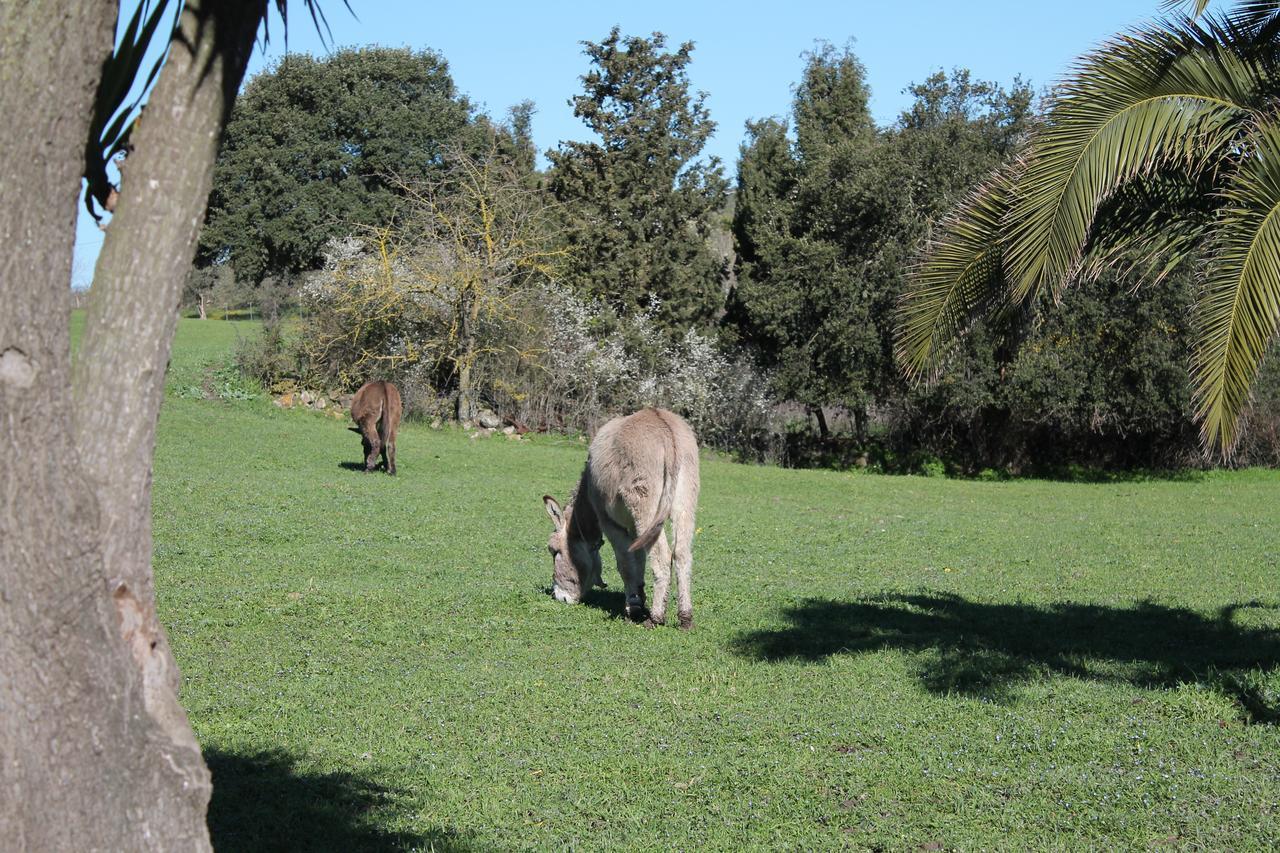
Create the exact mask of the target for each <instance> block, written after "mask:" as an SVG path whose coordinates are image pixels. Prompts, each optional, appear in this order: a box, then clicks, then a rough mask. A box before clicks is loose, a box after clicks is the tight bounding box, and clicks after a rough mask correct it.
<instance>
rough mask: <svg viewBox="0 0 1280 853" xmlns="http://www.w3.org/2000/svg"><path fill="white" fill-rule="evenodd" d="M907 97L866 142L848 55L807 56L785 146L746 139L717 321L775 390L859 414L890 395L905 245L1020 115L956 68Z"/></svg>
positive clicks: (1011, 98)
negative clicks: (723, 314)
mask: <svg viewBox="0 0 1280 853" xmlns="http://www.w3.org/2000/svg"><path fill="white" fill-rule="evenodd" d="M912 92H913V94H914V95H915V96H916V101H915V103H914V104H913V106H912V107H911V109H910V110H908V111H907V112H906V113H904V114H903V115H902V117H901V118H900V119H899V121H898V123H897V125H896V126H894V127H892V128H889V129H886V130H883V131H877V130H876V128H875V126H874V123H873V121H872V118H871V115H870V113H869V111H868V108H867V97H868V90H867V87H866V83H865V71H864V69H863V67H862V65H861V63H860V62H858V60H857V59H856V57H855V56H854V55H853V54H852V52H851V51H850V50H849V48H847V47H846V48H844V49H843V50H839V51H837V50H835V49H833V48H831V47H830V46H829V45H823V46H820V47H819V49H818V50H815V51H814V52H812V53H810V54H809V55H808V56H807V57H806V65H805V69H804V72H803V76H802V82H801V83H800V85H799V86H797V89H796V98H795V103H794V118H795V128H796V134H795V140H794V141H792V140H791V139H790V138H789V137H788V134H787V127H786V125H785V124H783V123H782V122H780V121H778V120H773V119H770V120H766V121H763V122H755V123H753V124H751V125H749V127H748V138H747V142H746V143H745V144H744V146H743V149H742V157H741V159H740V161H739V171H738V196H737V205H736V209H735V216H734V226H733V228H734V236H735V239H736V242H737V247H738V254H739V268H738V273H739V276H738V284H737V286H736V288H735V290H734V293H733V294H732V295H731V298H730V305H729V311H728V314H727V320H728V325H729V326H730V327H731V328H732V329H733V331H734V332H735V333H736V334H737V335H738V336H739V337H740V338H742V339H744V340H746V341H749V342H751V343H753V344H754V345H755V347H756V349H757V352H758V354H759V357H760V360H761V361H762V363H763V364H764V365H765V366H767V367H769V368H770V369H771V370H772V371H773V372H774V376H775V382H776V384H777V387H776V390H777V392H778V393H779V394H780V395H782V396H784V397H788V398H790V399H793V400H796V401H798V402H801V403H804V404H805V405H806V406H807V407H808V408H809V410H810V411H811V412H813V413H814V414H815V415H816V416H817V420H818V427H819V430H820V431H821V432H822V433H823V434H825V433H826V431H827V426H826V422H825V419H824V414H823V408H824V407H836V408H839V409H843V410H845V411H847V412H848V413H849V414H850V415H851V416H852V417H853V419H854V422H855V424H856V425H857V427H858V431H859V433H860V437H861V438H865V437H866V429H867V426H868V421H869V414H870V411H871V409H872V408H873V407H875V406H878V405H883V404H885V403H887V402H889V401H891V400H892V399H894V398H895V397H896V395H898V394H900V393H901V392H902V387H901V382H900V381H899V379H898V371H897V368H896V366H895V364H894V361H893V328H894V316H893V315H894V308H895V305H896V302H897V299H898V296H899V294H900V293H901V291H902V286H903V275H904V272H905V270H906V269H907V268H908V266H909V264H910V261H911V252H912V250H913V247H914V246H915V245H916V244H917V243H918V241H919V240H920V239H921V238H922V237H923V236H924V234H925V232H926V229H927V226H928V223H929V222H930V221H932V219H933V218H934V217H936V216H937V215H938V214H939V213H940V212H941V211H942V210H944V209H945V206H946V205H947V204H949V203H950V200H952V199H954V198H955V197H957V195H958V194H959V193H961V192H963V191H964V190H966V189H967V188H968V187H969V186H970V185H971V184H972V183H974V182H976V181H977V180H978V179H979V178H980V177H981V176H982V175H983V174H985V173H986V171H987V170H989V169H990V168H992V166H993V165H995V164H996V163H999V162H1000V161H1001V160H1002V159H1004V158H1005V157H1007V156H1009V154H1010V153H1011V152H1012V150H1013V147H1014V145H1015V144H1016V141H1017V140H1018V138H1019V137H1020V135H1021V134H1022V133H1023V132H1024V131H1025V128H1026V124H1027V121H1028V119H1029V116H1030V93H1029V91H1028V90H1027V89H1026V87H1025V86H1021V85H1018V86H1015V87H1014V89H1013V90H1012V92H1005V91H1004V90H1003V89H1001V88H999V87H997V86H993V85H991V84H986V83H978V82H975V81H972V80H971V79H970V78H969V75H968V73H967V72H964V71H957V72H955V73H954V74H953V75H951V76H950V77H947V76H945V75H942V74H935V75H933V76H931V77H930V78H928V80H926V81H925V82H924V83H923V84H920V85H918V86H914V87H912Z"/></svg>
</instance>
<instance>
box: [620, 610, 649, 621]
mask: <svg viewBox="0 0 1280 853" xmlns="http://www.w3.org/2000/svg"><path fill="white" fill-rule="evenodd" d="M624 612H625V614H626V617H627V618H628V619H630V620H631V621H632V622H644V621H645V620H646V619H648V618H649V610H648V608H645V607H633V608H631V609H630V610H627V611H624Z"/></svg>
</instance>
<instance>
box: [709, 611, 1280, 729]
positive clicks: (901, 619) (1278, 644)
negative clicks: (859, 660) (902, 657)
mask: <svg viewBox="0 0 1280 853" xmlns="http://www.w3.org/2000/svg"><path fill="white" fill-rule="evenodd" d="M782 615H783V616H784V617H785V619H786V620H787V621H788V622H789V623H790V625H789V626H788V627H784V628H779V629H775V630H758V631H752V632H748V633H745V634H741V635H739V636H738V637H736V638H735V639H734V640H733V641H732V646H733V649H734V650H735V651H736V652H737V653H738V654H740V655H743V656H745V657H748V658H751V659H754V660H758V661H764V662H777V661H785V660H801V661H820V660H824V659H826V658H828V657H831V656H834V655H843V654H863V653H873V652H877V651H881V650H884V649H899V650H905V651H909V652H918V653H920V654H917V655H916V656H915V659H914V664H915V666H916V667H917V670H918V676H919V678H920V681H921V683H922V684H923V685H924V687H925V688H926V689H927V690H929V691H930V692H933V693H938V694H947V693H953V692H954V693H961V694H968V695H974V696H985V697H988V698H993V699H998V698H1003V697H1007V694H1008V691H1009V689H1010V688H1012V687H1014V686H1016V685H1017V684H1018V683H1020V682H1024V681H1027V680H1031V679H1033V678H1036V677H1039V676H1043V675H1046V674H1049V675H1065V676H1071V677H1076V678H1082V679H1090V680H1095V681H1108V682H1113V683H1127V684H1132V685H1134V686H1136V687H1147V688H1168V687H1173V686H1176V685H1178V684H1179V683H1183V682H1189V681H1195V682H1200V683H1205V684H1208V685H1209V686H1211V687H1212V688H1213V689H1215V690H1219V691H1221V692H1222V693H1224V694H1225V695H1228V696H1230V697H1231V698H1232V699H1234V700H1235V701H1237V702H1239V704H1240V705H1241V706H1242V707H1243V709H1244V712H1245V715H1246V716H1247V717H1248V718H1249V719H1250V721H1251V722H1264V723H1280V700H1277V698H1276V697H1275V696H1274V695H1273V691H1270V690H1267V689H1265V688H1263V687H1262V686H1260V685H1259V684H1258V682H1257V674H1258V670H1267V669H1271V668H1274V667H1276V666H1277V665H1280V607H1278V606H1277V605H1276V604H1269V603H1263V602H1258V601H1251V602H1246V603H1238V604H1229V605H1226V606H1224V607H1222V608H1220V609H1219V611H1218V612H1217V614H1215V615H1209V616H1206V615H1204V614H1202V613H1198V612H1196V611H1192V610H1187V609H1184V608H1179V607H1169V606H1166V605H1162V604H1157V603H1155V602H1151V601H1143V602H1139V603H1137V604H1135V605H1133V606H1132V607H1108V606H1103V605H1094V604H1076V603H1072V602H1061V603H1054V604H1047V605H1035V604H1026V603H1016V604H1007V603H998V602H983V601H972V600H969V599H966V598H964V597H962V596H959V595H955V594H951V593H945V592H934V591H923V592H919V593H915V594H898V593H887V594H882V595H875V596H869V597H867V598H863V599H859V600H855V601H833V600H830V599H817V598H814V599H808V600H805V601H802V602H800V603H799V604H796V605H794V606H791V607H787V608H785V609H784V610H783V611H782Z"/></svg>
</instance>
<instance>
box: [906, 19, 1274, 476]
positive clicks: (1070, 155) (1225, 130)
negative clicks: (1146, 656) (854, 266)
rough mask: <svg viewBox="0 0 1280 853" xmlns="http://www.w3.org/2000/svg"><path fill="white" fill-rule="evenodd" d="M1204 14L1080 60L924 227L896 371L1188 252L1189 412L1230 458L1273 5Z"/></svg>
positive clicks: (1249, 333)
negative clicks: (1085, 285) (1029, 130)
mask: <svg viewBox="0 0 1280 853" xmlns="http://www.w3.org/2000/svg"><path fill="white" fill-rule="evenodd" d="M1177 5H1184V6H1186V5H1188V4H1187V3H1186V2H1184V3H1181V4H1179V3H1169V4H1166V6H1177ZM1206 5H1207V0H1193V2H1190V4H1189V6H1190V14H1189V15H1188V14H1182V13H1172V14H1171V15H1170V16H1168V17H1165V18H1163V19H1160V20H1158V21H1157V22H1155V23H1154V24H1151V25H1148V26H1145V27H1142V28H1139V29H1135V30H1132V31H1130V32H1128V33H1124V34H1121V35H1118V36H1116V37H1114V38H1113V39H1112V40H1111V41H1109V42H1108V43H1106V44H1104V45H1103V46H1102V47H1100V48H1098V49H1097V50H1096V51H1094V52H1093V53H1090V54H1088V55H1086V56H1085V57H1083V58H1082V59H1080V60H1078V61H1077V63H1076V65H1075V67H1074V69H1073V70H1072V72H1071V74H1070V76H1069V77H1068V79H1067V80H1066V81H1065V82H1064V83H1063V84H1062V85H1061V87H1060V88H1059V89H1058V91H1056V92H1055V93H1054V95H1053V96H1052V97H1051V99H1050V102H1049V105H1048V109H1047V111H1046V115H1045V117H1044V119H1043V122H1042V124H1041V126H1040V127H1039V128H1038V129H1037V131H1036V132H1035V133H1034V134H1033V136H1032V138H1031V139H1030V140H1029V142H1028V144H1027V146H1026V148H1025V150H1024V152H1023V154H1022V156H1020V157H1019V158H1018V159H1017V160H1016V161H1015V162H1013V163H1010V164H1008V165H1006V166H1005V167H1004V168H1003V169H1001V170H1000V171H999V172H997V173H996V174H995V175H993V176H992V177H991V178H990V179H989V180H988V181H987V182H986V183H985V184H984V185H982V186H981V187H979V188H978V189H977V190H975V191H974V192H973V193H972V194H971V195H970V196H969V197H968V198H967V199H966V200H965V201H964V202H962V203H961V204H960V205H959V206H958V208H957V209H956V210H954V211H953V212H952V213H951V214H950V215H949V216H948V217H947V218H946V219H945V220H944V221H943V222H942V223H940V225H939V226H938V228H937V229H936V233H935V234H934V236H933V238H932V239H931V240H930V242H929V245H928V246H927V248H926V250H925V254H924V256H923V258H922V260H921V261H920V262H919V263H918V264H917V265H916V267H915V268H914V270H913V271H912V274H911V277H910V283H909V285H908V290H907V292H906V294H905V295H904V296H903V298H902V302H901V305H900V307H899V316H898V337H897V354H898V358H899V361H900V363H901V365H902V366H903V369H904V371H905V372H906V373H907V375H908V376H909V377H910V378H913V379H917V380H919V379H921V378H927V377H928V376H931V375H933V374H935V373H936V372H937V371H938V370H939V369H940V368H941V366H942V364H943V363H944V361H945V359H946V357H947V355H948V353H949V352H950V351H951V349H952V346H953V345H954V344H955V342H956V341H957V339H958V338H959V337H960V336H961V335H962V334H963V333H964V331H965V329H966V327H967V326H968V325H969V323H970V322H971V321H972V320H974V319H975V318H976V317H978V316H981V315H989V314H994V313H998V312H1003V311H1008V310H1024V309H1027V308H1029V307H1030V306H1032V305H1033V304H1035V303H1037V302H1038V301H1040V300H1043V299H1050V298H1051V299H1052V300H1054V301H1055V302H1056V301H1057V299H1058V298H1059V297H1060V296H1061V294H1062V292H1063V289H1064V288H1065V287H1067V286H1068V285H1069V284H1071V283H1072V282H1078V281H1088V280H1089V279H1091V278H1092V277H1094V276H1096V275H1097V274H1098V273H1099V272H1100V271H1101V270H1103V269H1105V268H1108V267H1117V266H1119V267H1124V268H1128V269H1129V270H1130V271H1131V272H1134V273H1136V277H1137V278H1138V280H1140V281H1142V282H1143V283H1146V284H1153V283H1156V282H1159V281H1160V280H1161V279H1162V278H1163V277H1164V275H1165V274H1166V273H1167V272H1169V271H1170V270H1171V269H1172V268H1173V267H1175V266H1176V265H1178V264H1179V263H1181V262H1182V261H1184V260H1186V259H1188V258H1194V259H1196V262H1197V263H1199V264H1201V265H1202V267H1201V269H1202V279H1203V286H1202V289H1201V291H1200V294H1199V297H1198V300H1197V311H1196V317H1195V323H1194V339H1193V352H1194V354H1193V358H1192V363H1191V378H1192V386H1193V400H1194V408H1195V416H1196V420H1197V421H1198V422H1199V424H1200V431H1201V439H1202V441H1203V444H1204V447H1205V449H1206V450H1207V451H1209V450H1217V451H1218V452H1219V453H1221V454H1222V455H1223V456H1224V457H1226V456H1228V455H1229V454H1230V453H1231V451H1232V449H1233V448H1234V446H1235V444H1236V441H1237V440H1238V438H1239V420H1240V415H1241V412H1242V410H1243V409H1244V408H1245V406H1246V405H1247V404H1248V401H1249V392H1250V386H1251V384H1252V382H1253V379H1254V378H1255V377H1256V375H1257V373H1258V368H1259V366H1260V364H1261V361H1262V358H1263V356H1264V354H1265V352H1266V350H1267V347H1268V345H1269V343H1270V342H1271V340H1272V339H1273V338H1274V337H1275V336H1276V332H1277V327H1278V326H1280V0H1245V2H1238V3H1236V4H1235V6H1234V7H1233V8H1232V9H1231V10H1230V11H1229V12H1227V13H1222V14H1217V15H1212V14H1211V15H1204V14H1203V13H1204V7H1205V6H1206Z"/></svg>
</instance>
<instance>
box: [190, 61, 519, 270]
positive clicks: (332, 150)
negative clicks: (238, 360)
mask: <svg viewBox="0 0 1280 853" xmlns="http://www.w3.org/2000/svg"><path fill="white" fill-rule="evenodd" d="M518 109H520V110H522V111H519V112H517V114H516V118H517V120H518V121H519V122H522V124H520V125H519V127H518V129H519V130H520V132H522V133H523V134H524V141H523V143H520V142H518V141H517V139H516V137H515V136H513V135H512V134H511V133H508V132H506V131H505V130H503V131H500V130H498V129H496V128H494V126H493V125H492V123H491V122H489V121H488V120H487V119H485V118H484V117H477V116H476V114H475V111H474V109H473V108H472V106H471V104H470V103H469V102H468V101H467V99H466V98H465V97H463V96H462V95H460V94H459V93H458V91H457V87H456V86H455V85H454V81H453V78H452V77H451V76H450V74H449V67H448V63H447V62H446V61H445V60H444V59H443V58H442V57H441V56H440V55H439V54H437V53H434V52H432V51H429V50H422V51H414V50H409V49H404V48H382V47H371V48H360V49H347V50H340V51H338V52H336V53H334V54H333V55H332V56H330V57H326V58H323V59H317V58H314V57H311V56H309V55H306V54H290V55H289V56H287V57H285V58H284V59H283V60H281V61H280V62H279V63H278V64H277V65H275V66H274V67H273V68H271V69H269V70H267V71H265V72H263V73H262V74H259V75H257V76H256V77H254V78H253V79H252V80H250V81H249V83H248V85H247V86H246V87H245V91H244V93H243V95H242V96H241V97H240V98H239V99H238V101H237V102H236V105H235V109H234V111H233V113H232V116H231V120H230V122H229V123H228V125H227V130H226V136H225V139H224V143H223V146H222V149H221V151H220V153H219V156H218V165H217V171H216V173H215V179H214V191H213V193H212V195H211V196H210V198H209V212H208V221H207V224H206V226H205V229H204V231H203V233H202V234H201V237H200V253H199V258H198V262H199V263H201V264H209V263H214V262H228V261H229V262H230V263H231V264H232V265H233V266H234V268H235V270H236V275H237V276H238V277H239V278H241V279H245V280H249V281H253V282H256V281H259V280H261V279H262V278H263V277H264V276H266V275H271V274H279V273H288V272H297V271H300V270H305V269H314V268H317V267H319V266H320V263H321V250H322V248H323V246H324V244H325V242H326V241H327V240H329V239H330V238H331V237H340V236H343V235H345V234H347V233H350V231H351V229H352V228H353V227H355V226H360V225H374V224H379V223H384V222H386V221H388V220H390V218H391V216H392V212H393V209H394V205H395V200H396V196H397V191H396V189H395V188H396V186H397V183H398V182H408V183H412V182H416V181H420V180H424V179H426V178H427V177H428V176H429V175H430V174H431V173H432V172H433V171H435V170H437V169H438V168H439V166H440V164H441V162H442V159H441V158H442V151H443V150H444V148H445V147H446V146H448V145H450V144H453V143H458V144H461V145H463V146H468V147H470V148H472V149H474V150H485V149H487V148H488V146H489V144H490V139H489V138H488V137H490V136H494V135H497V136H501V137H502V144H503V146H504V147H505V148H507V149H508V150H510V151H513V152H514V151H515V150H516V149H517V148H520V147H521V145H522V144H523V146H524V147H528V142H527V135H528V119H529V109H528V108H527V107H523V108H518ZM525 160H526V162H528V163H529V164H530V165H531V162H532V158H530V157H527V156H526V157H525Z"/></svg>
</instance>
